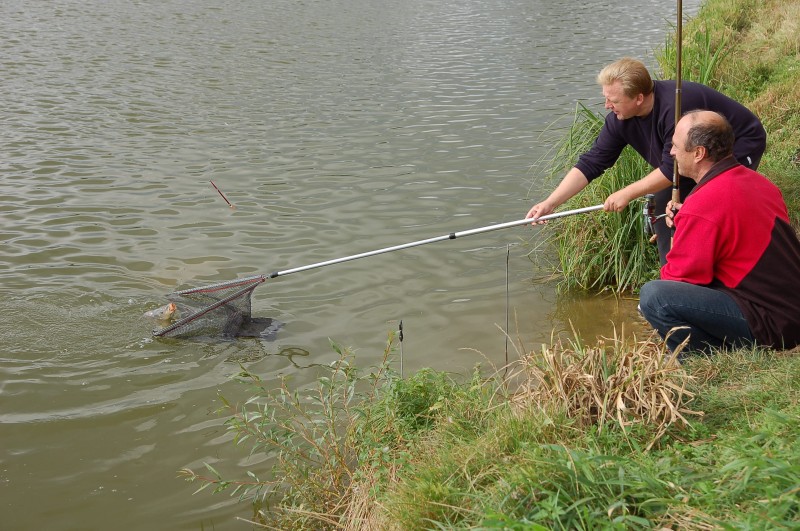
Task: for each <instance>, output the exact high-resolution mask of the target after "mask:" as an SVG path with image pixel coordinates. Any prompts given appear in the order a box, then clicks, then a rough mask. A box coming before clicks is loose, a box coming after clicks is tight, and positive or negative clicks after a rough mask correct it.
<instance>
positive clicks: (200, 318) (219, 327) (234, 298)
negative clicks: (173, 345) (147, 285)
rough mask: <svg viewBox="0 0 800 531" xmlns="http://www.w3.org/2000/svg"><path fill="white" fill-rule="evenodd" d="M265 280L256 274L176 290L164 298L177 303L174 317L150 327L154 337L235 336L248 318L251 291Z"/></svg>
mask: <svg viewBox="0 0 800 531" xmlns="http://www.w3.org/2000/svg"><path fill="white" fill-rule="evenodd" d="M264 281H266V277H264V276H263V275H258V276H254V277H247V278H243V279H238V280H233V281H229V282H220V283H218V284H211V285H208V286H201V287H197V288H190V289H185V290H181V291H176V292H173V293H170V294H169V295H167V299H168V300H170V301H171V302H174V303H175V305H176V306H177V315H178V319H177V320H176V321H174V322H173V323H171V324H169V325H167V326H164V327H162V328H156V329H154V330H153V335H154V336H156V337H181V338H184V337H193V336H223V337H236V336H237V335H239V331H240V330H241V329H242V327H244V326H246V325H248V324H249V323H250V321H251V319H252V315H251V311H250V299H251V295H252V293H253V290H254V289H256V287H257V286H258V285H259V284H261V283H262V282H264Z"/></svg>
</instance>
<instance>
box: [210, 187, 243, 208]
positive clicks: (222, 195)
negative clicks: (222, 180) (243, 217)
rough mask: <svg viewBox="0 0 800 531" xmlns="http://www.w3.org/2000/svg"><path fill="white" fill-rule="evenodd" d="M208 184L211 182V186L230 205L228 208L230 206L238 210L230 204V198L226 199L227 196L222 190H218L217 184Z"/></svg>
mask: <svg viewBox="0 0 800 531" xmlns="http://www.w3.org/2000/svg"><path fill="white" fill-rule="evenodd" d="M208 182H210V183H211V186H213V187H214V190H216V191H217V192H218V193H219V195H220V197H222V199H224V200H225V202H226V203H228V206H229V207H231V208H236V207H235V206H233V205H232V204H231V202H230V201H228V198H227V197H225V194H223V193H222V190H220V189H219V188H217V185H216V184H214V181H208Z"/></svg>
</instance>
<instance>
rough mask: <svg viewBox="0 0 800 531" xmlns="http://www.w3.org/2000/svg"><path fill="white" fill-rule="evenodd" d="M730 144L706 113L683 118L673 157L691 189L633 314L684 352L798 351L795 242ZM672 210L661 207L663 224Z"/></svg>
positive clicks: (799, 287)
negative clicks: (666, 249) (658, 268)
mask: <svg viewBox="0 0 800 531" xmlns="http://www.w3.org/2000/svg"><path fill="white" fill-rule="evenodd" d="M733 143H734V135H733V130H732V128H731V126H730V124H729V123H728V122H727V121H726V120H725V118H724V117H723V116H722V115H720V114H717V113H715V112H711V111H694V112H691V113H687V114H686V115H685V116H684V117H683V118H681V120H680V121H679V122H678V124H677V125H676V127H675V132H674V135H673V137H672V151H671V154H672V156H673V157H674V158H675V160H677V162H678V171H679V172H680V175H683V176H685V177H688V178H691V179H692V180H694V181H695V182H696V183H697V185H696V186H695V187H694V189H693V190H692V192H691V193H690V194H689V195H688V196H687V198H686V199H685V201H684V203H683V205H676V206H678V207H680V211H679V212H678V213H677V214H676V215H675V217H674V219H673V220H671V222H672V223H673V224H674V227H675V233H674V237H673V242H672V248H671V250H670V251H669V253H668V254H667V257H666V259H667V263H666V264H665V265H664V266H662V268H661V280H654V281H651V282H648V283H646V284H645V285H644V286H643V287H642V290H641V295H640V301H639V310H640V311H641V313H642V315H643V316H644V318H645V319H647V321H648V322H649V323H650V324H651V325H652V326H653V327H654V328H655V329H656V330H657V331H658V333H659V334H660V335H661V337H662V338H667V335H668V333H669V332H670V331H671V330H673V329H674V328H676V327H681V328H678V329H675V330H673V333H672V334H670V335H669V337H668V338H667V346H668V347H669V349H670V350H675V349H676V348H677V347H678V346H679V345H680V344H681V343H682V342H683V341H684V340H685V339H686V338H687V336H688V338H689V340H688V344H687V347H686V348H685V350H684V352H686V351H687V350H688V351H689V352H709V351H710V348H723V347H734V348H735V347H741V346H749V345H762V346H767V347H773V348H776V349H784V348H786V349H788V348H792V347H794V346H797V345H798V344H800V241H798V238H797V235H796V234H795V231H794V230H793V229H792V227H791V225H790V223H789V216H788V213H787V209H786V204H785V203H784V201H783V196H782V195H781V192H780V190H779V189H778V188H777V187H776V186H775V185H774V184H772V183H771V182H770V181H769V180H768V179H767V178H766V177H764V176H763V175H760V174H758V173H756V172H755V171H753V170H750V169H748V168H746V167H744V166H742V165H740V164H738V163H737V162H736V160H735V158H734V157H733ZM669 210H670V207H668V216H669V215H670V213H669Z"/></svg>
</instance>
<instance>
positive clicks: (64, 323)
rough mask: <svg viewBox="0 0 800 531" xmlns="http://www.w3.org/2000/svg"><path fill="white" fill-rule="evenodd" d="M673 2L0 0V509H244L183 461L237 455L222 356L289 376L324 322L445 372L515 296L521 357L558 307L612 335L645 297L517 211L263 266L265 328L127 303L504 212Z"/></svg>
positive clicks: (590, 329) (106, 523)
mask: <svg viewBox="0 0 800 531" xmlns="http://www.w3.org/2000/svg"><path fill="white" fill-rule="evenodd" d="M698 3H699V0H698V1H694V2H684V11H686V12H687V13H689V12H691V11H693V10H695V9H696V7H697V4H698ZM675 8H676V6H675V5H674V4H670V3H669V2H663V1H659V0H629V1H625V2H622V1H610V0H587V1H585V2H574V1H568V0H547V1H545V0H527V1H525V0H509V1H504V2H490V1H487V0H441V1H433V0H405V1H403V2H390V1H381V0H376V1H367V0H305V1H286V0H274V1H268V0H239V1H236V2H228V1H222V0H125V1H123V0H46V1H45V0H4V1H3V2H2V4H0V29H1V30H2V32H1V33H2V35H3V38H2V40H1V41H0V65H1V67H2V72H1V73H0V94H2V95H3V103H2V107H0V145H2V150H0V216H1V218H0V219H2V225H0V241H1V242H2V252H1V253H0V281H1V282H0V315H2V319H1V320H0V528H2V529H9V530H27V529H31V530H33V529H36V530H39V529H48V530H62V529H63V530H73V529H74V530H88V529H98V530H99V529H109V528H114V529H118V530H127V529H130V530H139V529H215V530H227V529H245V528H248V525H247V524H246V523H243V522H241V521H239V520H237V519H236V517H237V516H241V517H245V518H246V517H247V516H248V515H249V514H250V513H249V508H248V506H247V505H246V504H237V503H236V499H235V498H233V499H232V498H230V497H228V496H227V495H224V494H223V495H216V496H212V495H211V494H209V493H207V492H203V493H200V494H198V495H195V496H192V492H193V490H194V489H195V488H196V487H197V485H190V484H187V483H185V482H184V481H183V480H181V479H179V478H177V474H176V473H177V471H178V470H179V469H181V468H184V467H193V468H202V463H204V462H208V463H212V464H214V466H216V467H218V468H220V469H222V470H225V471H228V472H231V473H233V474H237V473H238V474H242V470H243V468H240V465H241V466H248V462H247V461H246V459H245V457H246V452H245V451H244V450H242V449H237V448H235V447H233V445H232V444H231V442H230V438H229V436H227V435H226V433H225V429H224V426H223V425H222V420H223V419H222V418H221V417H219V416H218V415H216V414H215V409H216V408H217V407H218V406H219V402H218V401H217V395H218V393H223V394H225V395H226V396H231V397H243V396H246V392H245V391H246V390H244V389H242V388H241V386H240V385H238V384H236V383H234V382H232V381H231V376H232V375H234V374H235V373H237V372H238V371H239V363H243V364H244V365H245V366H246V367H247V368H248V369H249V370H251V371H253V372H255V373H257V374H259V375H261V376H262V378H263V379H264V380H266V381H268V382H269V381H276V380H277V378H278V377H279V376H280V375H288V376H291V377H292V379H293V380H292V381H293V383H294V384H295V385H297V386H303V385H307V384H308V383H310V382H312V381H313V380H314V378H315V377H316V374H317V373H316V372H315V371H314V370H313V368H309V367H313V365H315V364H324V363H327V362H330V361H331V360H333V359H335V357H336V354H335V353H334V351H333V350H332V349H331V347H330V345H329V341H330V340H333V341H335V342H337V343H339V344H341V345H343V346H346V347H353V349H354V350H355V355H356V360H357V363H358V364H359V365H362V366H364V367H366V366H369V365H372V364H374V363H377V362H378V361H379V360H380V358H381V355H382V351H383V347H384V344H385V341H386V337H387V334H388V333H389V331H391V330H396V329H397V327H398V323H399V322H400V321H401V320H402V322H403V326H404V342H403V355H404V365H405V367H404V369H405V370H406V371H412V370H415V369H418V368H420V367H424V366H430V367H434V368H436V369H442V370H449V371H453V372H454V373H461V374H463V373H465V372H468V371H470V370H471V368H472V367H473V366H474V365H475V364H476V363H483V364H502V363H504V359H505V355H506V354H505V352H506V350H505V349H506V340H505V336H504V334H503V332H502V330H501V329H500V328H505V326H506V325H505V323H506V319H507V317H506V315H507V314H508V315H510V316H511V317H510V318H509V319H510V322H511V325H510V331H511V335H512V337H514V338H515V340H516V339H519V340H520V341H522V342H523V343H524V345H525V346H526V347H527V348H536V346H537V345H538V344H540V343H542V342H549V339H550V336H551V333H552V332H553V331H554V330H555V331H561V330H566V329H568V328H569V326H570V325H569V322H570V321H572V322H573V323H574V324H575V326H576V327H577V328H578V329H579V330H580V331H581V332H582V333H583V334H585V335H587V336H589V337H593V336H594V335H598V334H605V335H608V334H610V333H611V332H612V330H613V327H614V326H615V325H616V326H620V325H622V324H623V323H625V324H626V326H629V325H630V323H631V321H635V317H634V306H635V301H625V300H623V301H615V300H613V299H612V300H607V299H602V298H599V297H585V296H584V297H570V298H566V297H559V296H557V295H556V292H555V284H554V283H553V282H552V281H541V278H543V277H546V275H547V273H548V271H546V270H542V269H537V268H536V267H535V265H534V263H532V262H531V260H530V259H529V258H528V257H527V255H528V253H530V252H531V251H533V250H534V249H536V248H537V247H536V243H537V231H538V230H539V229H537V228H531V227H517V228H511V229H505V230H502V231H497V232H492V233H488V234H484V235H476V236H470V237H467V238H464V239H458V240H455V241H445V242H441V243H435V244H431V245H427V246H423V247H419V248H415V249H411V250H404V251H399V252H395V253H389V254H385V255H381V256H377V257H370V258H365V259H362V260H358V261H354V262H348V263H346V264H339V265H333V266H330V267H325V268H321V269H316V270H312V271H306V272H300V273H297V274H292V275H287V276H285V277H278V278H275V279H272V280H269V281H267V282H266V283H265V284H263V285H261V286H260V287H258V288H257V289H256V290H255V292H254V298H253V312H254V314H255V315H256V316H261V317H269V318H273V319H277V320H279V321H281V322H282V323H284V324H283V327H282V328H281V329H280V330H279V331H278V333H277V335H276V336H275V337H274V338H272V339H269V340H264V339H258V340H256V339H238V340H232V341H231V340H222V339H211V340H190V341H189V340H161V339H153V338H152V337H151V333H150V331H151V328H152V323H149V322H147V321H146V320H145V319H144V318H143V317H142V313H143V312H145V311H146V310H150V309H152V308H154V307H156V306H160V305H162V304H164V303H165V302H166V299H165V296H166V295H167V293H169V292H171V291H173V290H176V289H182V288H187V287H192V286H198V285H203V284H208V283H213V282H222V281H226V280H232V279H236V278H240V277H244V276H249V275H254V274H268V273H271V272H273V271H279V270H286V269H290V268H294V267H298V266H303V265H306V264H311V263H315V262H319V261H323V260H329V259H333V258H337V257H341V256H346V255H351V254H356V253H360V252H364V251H369V250H372V249H378V248H382V247H386V246H391V245H397V244H401V243H406V242H411V241H416V240H421V239H426V238H429V237H434V236H440V235H444V234H448V233H450V232H453V231H460V230H465V229H472V228H476V227H482V226H486V225H491V224H495V223H501V222H506V221H513V220H517V219H521V218H524V216H525V213H526V212H527V210H528V208H529V207H530V205H531V204H533V202H535V201H536V200H538V199H539V198H541V197H542V196H543V195H544V194H545V193H547V192H548V191H549V189H550V188H551V186H552V183H550V182H548V181H547V180H546V179H545V176H544V174H543V170H542V168H541V164H540V163H539V161H541V160H542V158H543V157H545V156H546V154H547V153H548V152H549V150H551V149H552V148H553V146H554V145H555V144H556V142H557V141H558V139H559V138H560V134H561V133H562V132H563V127H564V126H565V125H567V124H568V123H569V122H570V119H571V115H572V112H573V111H574V109H575V106H576V103H577V102H579V101H580V102H583V103H585V104H587V105H589V106H590V107H592V108H595V109H597V110H601V109H602V101H601V93H600V90H599V87H597V86H596V85H595V81H594V78H595V75H596V74H597V72H598V70H599V69H600V68H601V67H602V66H603V65H604V64H606V63H608V62H610V61H612V60H614V59H616V58H619V57H621V56H624V55H632V56H636V57H639V58H641V59H643V60H644V61H645V62H646V63H648V64H650V65H653V64H654V61H653V59H652V50H653V49H654V48H657V47H659V46H661V45H662V44H663V42H664V41H665V35H666V32H667V31H668V29H669V28H670V27H671V26H672V25H673V24H674V20H675ZM210 181H214V183H215V184H216V185H217V186H218V187H219V189H220V190H221V191H222V192H223V193H224V195H225V196H226V197H227V199H228V200H229V201H230V202H231V203H232V204H233V205H234V206H235V208H230V207H229V206H228V205H227V204H226V203H225V201H224V200H223V198H222V197H221V196H220V195H219V194H218V193H217V191H216V190H214V188H213V187H212V186H211V184H210ZM587 215H594V216H597V217H598V222H602V216H603V215H604V214H602V213H594V214H587ZM534 252H535V253H543V252H546V251H545V250H541V249H540V250H538V251H534ZM507 283H508V286H509V287H508V295H507V291H506V284H507ZM511 352H512V353H513V347H512V348H511ZM512 356H513V354H512ZM249 466H255V467H258V466H259V464H258V463H256V464H252V463H250V464H249Z"/></svg>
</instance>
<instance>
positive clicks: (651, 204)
mask: <svg viewBox="0 0 800 531" xmlns="http://www.w3.org/2000/svg"><path fill="white" fill-rule="evenodd" d="M666 216H667V215H666V214H661V215H660V216H657V215H656V196H655V195H653V194H647V195H645V196H644V205H643V206H642V217H643V218H644V234H645V236H649V237H650V243H653V242H655V241H656V238H657V237H658V235H657V234H656V231H655V224H656V222H657V221H658V220H659V219H661V218H663V217H666Z"/></svg>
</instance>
